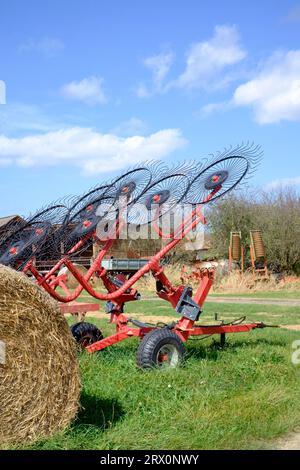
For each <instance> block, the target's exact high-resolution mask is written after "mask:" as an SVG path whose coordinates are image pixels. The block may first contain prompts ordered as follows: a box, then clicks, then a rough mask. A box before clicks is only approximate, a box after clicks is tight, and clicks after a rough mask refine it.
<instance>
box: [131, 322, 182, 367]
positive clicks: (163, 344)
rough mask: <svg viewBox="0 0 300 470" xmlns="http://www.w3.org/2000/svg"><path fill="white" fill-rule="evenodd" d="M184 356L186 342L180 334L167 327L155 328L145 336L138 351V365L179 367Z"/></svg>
mask: <svg viewBox="0 0 300 470" xmlns="http://www.w3.org/2000/svg"><path fill="white" fill-rule="evenodd" d="M183 356H184V344H183V342H182V341H181V339H180V338H179V336H178V335H177V334H176V333H174V332H173V331H171V330H169V329H167V328H160V329H158V330H153V331H151V332H150V333H148V334H147V335H145V336H144V338H143V339H142V341H141V342H140V345H139V348H138V351H137V365H138V367H140V368H141V369H151V368H153V367H159V368H160V367H161V368H168V367H177V366H178V365H179V364H180V362H181V361H182V359H183Z"/></svg>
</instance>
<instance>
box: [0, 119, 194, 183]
mask: <svg viewBox="0 0 300 470" xmlns="http://www.w3.org/2000/svg"><path fill="white" fill-rule="evenodd" d="M185 143H186V140H185V139H184V138H183V136H182V134H181V131H180V130H179V129H163V130H161V131H158V132H155V133H153V134H151V135H149V136H145V137H144V136H139V135H135V136H132V137H127V138H124V137H118V136H116V135H114V134H101V133H100V132H97V131H94V130H92V129H89V128H81V127H73V128H70V129H61V130H59V131H53V132H47V133H44V134H35V135H29V136H26V137H22V138H9V137H7V136H5V135H0V165H1V164H3V165H8V164H13V163H15V164H17V165H18V166H23V167H34V166H50V165H59V164H64V165H76V166H79V167H81V168H82V169H83V170H84V172H85V173H87V174H97V173H104V172H109V171H113V170H118V169H122V168H124V167H126V166H128V165H131V164H135V163H137V162H139V161H142V160H149V159H159V158H163V157H165V156H167V155H169V154H170V153H172V152H173V151H175V150H177V149H179V148H181V147H182V146H183V145H185Z"/></svg>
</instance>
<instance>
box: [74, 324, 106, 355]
mask: <svg viewBox="0 0 300 470" xmlns="http://www.w3.org/2000/svg"><path fill="white" fill-rule="evenodd" d="M71 333H72V335H73V336H74V338H75V340H76V343H77V344H78V345H79V346H80V347H81V348H82V349H84V348H86V347H87V346H89V345H90V344H93V343H96V341H100V340H101V339H103V335H102V333H101V331H100V330H99V328H97V327H96V325H93V324H92V323H86V322H79V323H75V325H72V326H71Z"/></svg>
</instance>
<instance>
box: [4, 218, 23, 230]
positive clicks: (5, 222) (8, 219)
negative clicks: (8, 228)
mask: <svg viewBox="0 0 300 470" xmlns="http://www.w3.org/2000/svg"><path fill="white" fill-rule="evenodd" d="M20 218H21V217H20V216H19V215H7V216H6V217H0V228H2V227H5V225H7V224H8V223H9V222H12V221H13V220H14V219H20Z"/></svg>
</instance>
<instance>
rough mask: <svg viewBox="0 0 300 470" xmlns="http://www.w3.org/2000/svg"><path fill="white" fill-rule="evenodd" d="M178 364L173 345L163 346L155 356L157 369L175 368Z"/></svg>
mask: <svg viewBox="0 0 300 470" xmlns="http://www.w3.org/2000/svg"><path fill="white" fill-rule="evenodd" d="M178 363H179V353H178V350H177V348H176V347H175V346H174V345H173V344H164V345H163V346H162V347H161V348H160V349H159V350H158V351H157V355H156V364H157V365H158V367H176V366H177V365H178Z"/></svg>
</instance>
